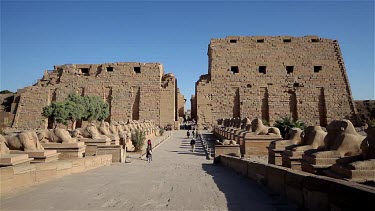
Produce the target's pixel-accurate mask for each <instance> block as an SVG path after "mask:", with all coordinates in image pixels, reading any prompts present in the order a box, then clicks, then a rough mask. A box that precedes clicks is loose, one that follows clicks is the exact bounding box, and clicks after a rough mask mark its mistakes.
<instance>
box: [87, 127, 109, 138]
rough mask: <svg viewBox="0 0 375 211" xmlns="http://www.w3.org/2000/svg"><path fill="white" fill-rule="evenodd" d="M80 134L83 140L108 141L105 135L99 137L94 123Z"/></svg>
mask: <svg viewBox="0 0 375 211" xmlns="http://www.w3.org/2000/svg"><path fill="white" fill-rule="evenodd" d="M81 134H82V136H83V137H84V138H91V139H109V138H108V137H107V136H105V135H101V134H100V133H99V131H98V129H97V127H96V125H95V123H90V124H88V125H87V126H86V127H85V128H84V129H83V130H81Z"/></svg>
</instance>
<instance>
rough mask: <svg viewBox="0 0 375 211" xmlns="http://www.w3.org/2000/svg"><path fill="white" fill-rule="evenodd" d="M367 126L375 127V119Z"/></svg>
mask: <svg viewBox="0 0 375 211" xmlns="http://www.w3.org/2000/svg"><path fill="white" fill-rule="evenodd" d="M367 125H368V126H370V127H375V119H371V120H369V121H368V122H367Z"/></svg>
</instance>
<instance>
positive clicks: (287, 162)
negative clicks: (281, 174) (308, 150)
mask: <svg viewBox="0 0 375 211" xmlns="http://www.w3.org/2000/svg"><path fill="white" fill-rule="evenodd" d="M304 152H305V151H292V150H285V151H284V152H283V153H282V154H281V159H282V166H284V167H288V168H291V169H295V170H300V171H301V170H302V167H301V160H302V155H303V153H304Z"/></svg>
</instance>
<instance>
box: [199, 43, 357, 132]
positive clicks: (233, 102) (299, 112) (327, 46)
mask: <svg viewBox="0 0 375 211" xmlns="http://www.w3.org/2000/svg"><path fill="white" fill-rule="evenodd" d="M285 40H287V41H285ZM208 57H209V70H208V74H206V75H202V76H201V77H200V78H199V80H198V81H197V82H196V95H195V98H196V101H197V103H196V110H197V120H198V126H199V127H200V128H203V127H210V126H211V125H213V124H215V122H216V120H217V119H219V118H232V117H241V118H243V117H260V118H261V119H264V120H267V121H268V122H270V123H271V124H272V123H274V122H275V121H276V120H277V119H279V118H280V117H281V116H289V115H290V114H292V117H293V118H298V119H303V120H305V121H306V122H307V123H308V124H309V125H322V126H326V124H327V122H330V121H332V120H334V119H339V118H342V117H346V116H347V117H349V118H350V120H352V121H353V120H355V114H356V108H355V105H354V102H353V99H352V94H351V91H350V85H349V81H348V78H347V74H346V69H345V66H344V62H343V58H342V55H341V50H340V47H339V44H338V42H337V41H336V40H331V39H325V38H319V37H317V36H304V37H291V36H252V37H242V36H230V37H226V38H218V39H211V42H210V45H209V47H208Z"/></svg>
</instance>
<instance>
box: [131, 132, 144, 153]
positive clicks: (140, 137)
mask: <svg viewBox="0 0 375 211" xmlns="http://www.w3.org/2000/svg"><path fill="white" fill-rule="evenodd" d="M131 139H132V142H133V145H134V147H135V151H141V150H142V147H143V145H144V144H145V139H146V134H145V132H144V131H142V130H135V131H134V133H132V136H131Z"/></svg>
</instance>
